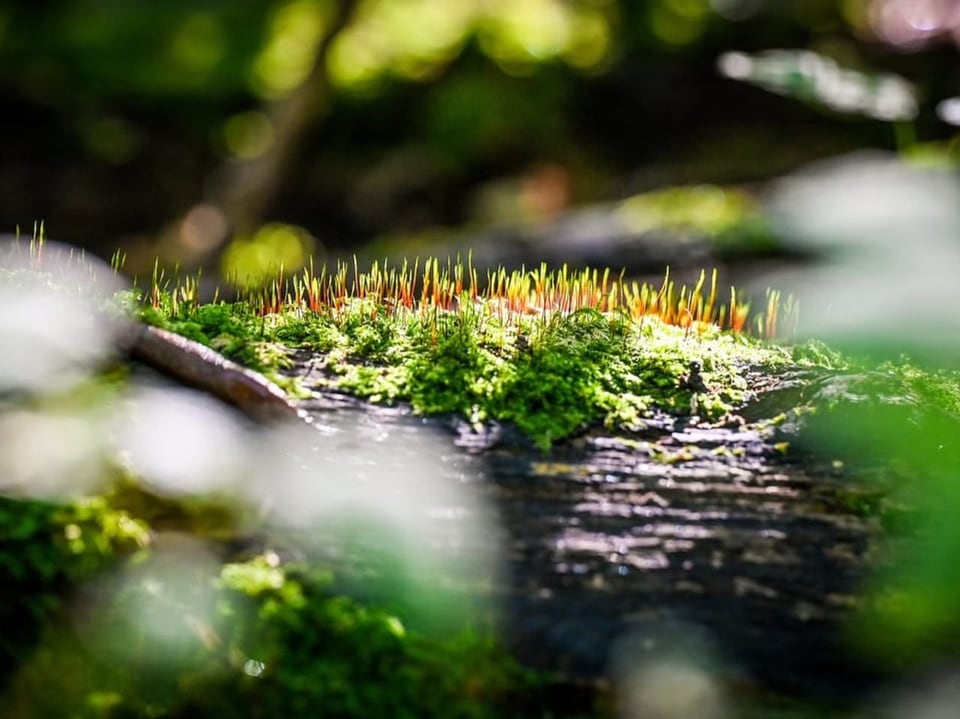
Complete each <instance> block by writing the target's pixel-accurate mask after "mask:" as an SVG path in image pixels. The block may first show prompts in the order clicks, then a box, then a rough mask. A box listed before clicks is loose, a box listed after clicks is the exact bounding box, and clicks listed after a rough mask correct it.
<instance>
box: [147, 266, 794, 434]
mask: <svg viewBox="0 0 960 719" xmlns="http://www.w3.org/2000/svg"><path fill="white" fill-rule="evenodd" d="M237 292H238V297H239V299H238V300H237V301H235V302H232V303H226V302H223V301H215V302H214V303H210V304H202V303H201V302H200V301H199V300H198V295H197V291H196V283H195V282H192V281H191V282H186V283H183V284H180V285H179V286H175V287H170V286H169V284H168V285H166V286H164V285H162V284H161V283H159V282H155V283H154V286H153V287H152V288H151V291H150V292H149V293H148V295H147V296H146V297H145V298H144V299H145V301H144V304H143V307H142V309H141V311H140V315H141V318H142V319H143V320H144V321H146V322H148V323H151V324H155V325H158V326H161V327H163V328H166V329H169V330H172V331H174V332H177V333H180V334H183V335H186V336H187V337H190V338H192V339H194V340H198V341H200V342H202V343H204V344H206V345H209V346H211V347H214V348H216V349H218V350H220V351H221V352H223V353H224V354H225V355H227V356H228V357H230V358H231V359H234V360H236V361H238V362H240V363H241V364H244V365H246V366H248V367H251V368H253V369H257V370H260V371H262V372H264V373H266V374H267V375H268V376H271V377H272V378H275V379H277V380H279V381H280V382H281V384H282V385H283V386H284V388H285V389H286V390H287V391H288V392H293V393H296V392H301V393H302V392H309V391H310V390H311V389H326V390H334V391H342V392H346V393H350V394H353V395H356V396H359V397H363V398H367V399H369V400H370V401H373V402H380V403H395V402H408V403H409V404H410V405H411V406H412V408H413V410H414V411H416V412H418V413H422V414H444V413H455V414H458V415H461V416H463V417H465V418H466V419H468V420H469V421H470V422H472V423H476V424H480V423H483V422H485V421H488V420H497V421H508V422H512V423H514V424H515V425H517V426H518V427H519V428H520V429H521V430H522V431H524V432H525V433H526V434H527V435H528V436H529V437H531V438H532V439H533V440H534V441H535V442H536V443H537V444H539V445H540V446H542V447H545V448H546V447H549V446H550V445H551V444H552V443H553V442H556V441H558V440H561V439H563V438H565V437H569V436H570V435H572V434H574V433H576V432H577V431H579V430H581V429H583V428H585V427H587V426H589V425H591V424H594V423H602V424H604V425H606V426H608V427H611V428H613V427H617V428H621V429H625V430H631V429H636V428H639V427H640V426H641V424H642V421H643V419H644V418H645V417H648V416H650V415H651V414H652V413H654V412H658V411H660V412H668V413H675V414H681V415H689V414H691V413H696V414H698V415H699V416H700V417H701V418H703V419H706V420H718V419H720V418H721V417H723V416H724V415H725V414H727V413H729V412H730V411H732V410H733V409H734V408H735V407H737V405H738V404H739V403H741V402H742V401H743V400H744V398H745V396H746V393H747V391H748V382H747V371H748V370H750V369H752V368H758V367H764V368H770V369H775V368H777V367H783V366H786V365H787V364H792V363H795V362H796V357H795V353H793V352H792V351H791V350H790V349H788V348H787V347H785V346H782V345H778V344H775V343H773V342H771V341H770V339H771V338H772V337H773V336H774V335H775V334H776V333H777V331H778V329H779V328H782V327H783V325H784V324H787V323H789V322H790V321H791V320H793V319H795V307H794V306H793V304H792V302H790V301H789V300H788V301H785V302H781V298H780V295H779V293H777V292H774V291H768V293H767V302H766V306H765V308H764V311H763V312H760V313H757V314H755V315H753V316H752V317H751V312H750V305H749V304H748V303H747V302H746V301H744V299H743V298H742V296H741V295H738V293H737V291H736V290H735V289H731V291H730V294H729V296H728V297H729V299H728V300H726V301H721V299H720V296H719V293H718V287H717V273H716V271H714V272H713V273H712V274H711V275H710V279H709V282H708V281H707V273H706V272H701V274H700V277H699V281H698V282H697V283H696V284H695V285H694V286H693V287H687V286H679V287H678V286H677V285H676V284H675V283H674V281H673V280H672V279H671V278H670V272H669V269H668V270H667V272H666V274H665V277H664V279H663V282H662V283H661V284H660V286H659V287H656V286H652V285H649V284H646V283H641V282H636V281H627V280H625V279H624V277H623V274H621V275H620V276H615V275H614V276H611V273H610V271H609V270H603V271H599V270H581V271H574V270H571V269H569V268H568V267H566V266H563V267H561V268H559V269H557V270H550V269H548V268H547V267H546V266H545V265H541V267H540V268H538V269H537V270H534V271H524V270H519V271H513V272H508V271H506V270H504V269H498V270H496V271H494V272H489V273H487V274H486V277H485V280H484V281H481V280H480V279H479V278H478V273H477V272H476V270H475V269H474V268H472V267H471V265H470V263H469V262H467V263H463V262H460V261H457V262H449V261H448V262H446V263H440V262H438V261H437V260H435V259H428V260H426V261H425V262H423V263H422V265H421V264H420V262H419V260H418V261H415V262H413V263H409V262H404V263H402V264H401V265H400V266H399V267H389V266H388V265H387V264H386V263H383V264H380V263H374V264H373V265H372V266H371V267H370V269H369V270H367V271H360V270H359V268H358V267H357V266H356V263H354V264H353V265H346V264H339V265H338V266H337V267H336V268H335V269H333V270H328V269H327V268H325V267H324V268H322V269H320V270H319V272H317V271H315V270H314V269H313V267H312V266H311V267H310V268H308V269H306V270H305V271H303V272H302V273H301V274H299V275H295V276H288V275H285V274H284V273H282V272H280V273H278V274H277V276H276V277H275V278H273V279H272V280H270V281H268V282H266V283H264V285H262V286H261V287H260V288H257V289H251V288H245V289H240V290H238V291H237ZM297 351H300V352H303V351H306V352H310V353H315V354H314V363H315V364H314V367H315V375H316V379H312V380H311V382H312V384H311V386H310V387H306V386H303V385H302V383H299V384H298V383H297V382H294V381H291V380H290V379H289V378H285V377H284V375H283V372H282V371H283V370H284V369H285V368H286V367H289V366H290V365H291V364H292V357H293V356H294V353H295V352H297ZM694 368H695V369H694Z"/></svg>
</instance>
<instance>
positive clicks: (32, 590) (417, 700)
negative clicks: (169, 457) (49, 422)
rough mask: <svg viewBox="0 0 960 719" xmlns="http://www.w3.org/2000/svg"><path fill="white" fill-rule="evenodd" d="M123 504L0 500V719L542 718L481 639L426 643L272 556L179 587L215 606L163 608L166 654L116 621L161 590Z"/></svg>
mask: <svg viewBox="0 0 960 719" xmlns="http://www.w3.org/2000/svg"><path fill="white" fill-rule="evenodd" d="M125 496H129V493H128V492H126V493H125V492H121V493H114V494H112V495H111V496H110V497H109V498H105V497H98V498H87V499H83V500H77V501H74V502H68V503H64V504H52V503H47V502H37V501H29V500H13V499H8V498H0V532H2V534H3V536H4V538H5V541H6V545H5V548H4V551H3V552H0V571H2V575H3V577H4V582H3V587H2V589H0V592H2V600H3V601H2V607H3V610H2V616H0V627H2V629H3V631H2V633H0V666H2V668H3V670H4V672H3V675H4V677H5V679H4V681H3V682H2V684H0V695H2V696H3V699H4V701H3V706H2V707H0V716H4V717H6V716H9V717H18V718H21V717H60V716H64V709H65V707H69V710H70V716H76V717H144V716H150V717H191V716H207V717H224V718H226V717H235V716H250V717H275V716H289V717H301V716H304V717H305V716H316V715H317V712H318V711H320V712H321V713H322V714H323V715H324V716H335V717H369V716H418V717H447V716H463V717H477V718H480V717H501V716H504V717H510V716H546V715H548V714H549V710H548V706H547V705H548V702H549V696H548V691H547V688H548V686H549V685H548V683H547V682H546V681H545V680H544V679H543V678H541V677H539V676H538V675H536V674H534V673H532V672H529V671H527V670H525V669H523V668H521V667H520V666H519V665H518V664H517V663H516V662H515V661H514V660H513V659H512V658H510V657H509V656H508V655H507V654H505V653H504V651H503V650H502V649H501V648H500V647H499V645H498V644H497V643H496V642H495V641H494V640H493V635H492V634H491V633H490V632H489V631H488V630H483V631H474V630H471V629H469V628H467V629H461V630H457V631H455V632H453V633H447V634H444V635H442V636H434V635H431V636H427V635H424V634H422V633H420V632H418V631H417V630H416V629H409V628H407V626H405V621H404V618H403V615H402V612H395V611H393V610H389V609H387V608H385V607H379V606H375V605H370V604H362V603H359V602H357V601H355V600H353V599H351V598H349V597H348V596H345V595H344V594H343V593H342V592H341V591H340V590H339V589H338V587H337V584H336V582H335V580H334V577H333V576H332V575H331V574H330V573H329V572H326V571H323V570H318V569H316V568H311V567H308V566H306V565H288V564H285V563H284V562H283V561H281V560H280V558H279V557H278V556H277V555H276V554H274V553H273V552H269V551H267V552H264V553H262V554H259V555H257V556H254V557H252V558H249V559H245V560H240V561H234V562H228V563H225V564H223V565H222V566H221V568H220V570H219V574H218V575H217V576H210V575H205V574H204V573H203V572H198V573H196V576H193V577H191V578H189V579H188V580H186V582H185V583H183V584H182V586H181V585H180V584H178V587H179V591H180V592H181V593H186V594H193V593H195V592H200V593H203V592H207V593H209V592H213V593H214V596H215V597H216V603H215V610H214V612H213V614H212V615H211V616H209V617H202V616H192V615H191V610H190V609H189V607H190V604H189V602H186V603H184V605H183V607H180V608H178V606H177V600H178V599H179V598H180V597H179V596H173V597H168V599H167V600H166V602H167V604H169V606H168V607H167V609H168V610H169V612H170V614H168V615H165V617H164V623H165V625H168V626H178V625H179V624H180V623H181V621H185V622H186V625H185V626H189V627H190V632H188V635H187V639H188V641H187V642H186V643H185V644H181V645H179V646H177V647H176V648H170V647H167V649H166V653H164V650H163V647H158V646H157V640H156V637H153V636H152V635H151V634H150V630H149V628H148V627H146V626H145V625H143V624H141V623H140V622H139V621H134V620H133V619H131V616H134V617H135V616H138V615H136V614H134V615H129V614H127V609H128V608H129V607H131V606H137V605H138V603H140V602H141V600H143V599H144V598H147V599H150V598H156V597H157V596H161V597H162V596H165V595H164V592H165V591H166V590H165V589H164V587H163V582H164V581H165V580H164V579H163V578H162V576H161V577H160V578H153V579H151V576H152V575H151V574H150V573H149V572H146V573H141V574H137V573H136V571H137V568H138V567H140V568H141V570H142V568H143V567H149V566H150V562H151V561H152V556H153V555H154V554H155V550H154V548H153V546H152V545H153V543H152V540H151V537H152V532H151V530H150V527H149V526H148V525H147V524H146V523H145V522H144V521H143V520H141V519H138V518H136V517H135V516H133V515H132V514H131V513H130V512H128V511H126V510H124V509H121V508H119V507H118V506H116V505H118V504H121V503H122V502H123V497H125ZM184 513H185V514H189V512H184ZM184 529H185V530H186V529H187V528H184ZM193 530H194V532H197V531H201V530H202V527H194V528H193ZM116 570H121V571H120V574H116V575H115V576H124V572H127V575H126V576H128V577H129V579H128V581H127V582H126V583H125V584H124V585H122V586H120V587H119V591H117V592H116V593H111V592H107V593H105V594H104V593H102V592H100V591H99V590H90V589H83V587H84V585H85V584H86V583H87V582H90V581H91V580H94V583H93V584H92V585H90V586H92V587H97V586H98V585H97V583H96V581H95V580H96V579H97V577H99V576H105V575H104V572H109V571H116ZM131 571H132V572H134V573H133V574H129V573H130V572H131ZM136 577H139V579H136ZM106 586H110V585H106ZM78 591H79V592H80V594H79V596H81V597H82V596H84V593H86V596H87V597H88V599H87V600H86V602H81V603H80V604H77V597H78ZM91 591H93V593H92V594H91ZM90 597H98V599H97V601H96V603H95V604H91V603H89V600H90ZM171 601H172V604H170V602H171ZM167 604H165V605H164V606H167ZM71 607H72V608H71ZM91 621H93V624H91V625H90V626H92V627H93V628H94V629H93V630H91V629H89V628H88V629H84V627H85V626H86V625H87V624H89V623H90V622H91Z"/></svg>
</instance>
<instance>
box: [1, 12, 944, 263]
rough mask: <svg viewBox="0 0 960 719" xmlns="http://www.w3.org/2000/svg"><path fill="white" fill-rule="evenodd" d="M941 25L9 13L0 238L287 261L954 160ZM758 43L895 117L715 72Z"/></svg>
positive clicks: (613, 16)
mask: <svg viewBox="0 0 960 719" xmlns="http://www.w3.org/2000/svg"><path fill="white" fill-rule="evenodd" d="M451 8H456V12H454V10H452V9H451ZM957 12H958V7H957V3H954V2H952V1H951V0H943V1H942V2H920V3H911V2H901V1H900V0H849V1H847V2H833V1H827V0H776V1H774V0H767V1H765V0H645V1H639V0H509V1H506V0H504V1H503V2H499V1H497V2H487V3H480V2H468V1H466V0H463V1H462V2H458V3H457V4H455V5H451V4H450V3H449V2H448V0H418V1H412V0H409V1H408V0H392V1H391V0H379V1H376V0H362V1H361V2H356V3H353V2H332V1H330V0H276V1H275V2H253V1H246V2H235V1H234V0H204V1H202V2H198V1H196V0H190V1H187V0H169V1H168V2H164V3H140V2H130V1H129V0H46V1H43V2H31V3H24V2H14V1H12V0H6V1H4V2H0V92H2V96H3V98H4V99H3V106H4V111H3V112H2V113H0V133H2V137H3V140H2V146H0V147H2V151H0V229H2V230H3V231H4V232H13V231H14V230H15V228H17V227H19V229H20V231H21V232H24V233H30V232H32V231H33V230H32V228H33V226H34V223H35V222H38V221H43V222H44V223H45V228H46V233H47V235H48V236H50V237H53V238H55V239H58V240H60V241H63V242H68V243H71V244H75V245H79V246H82V247H85V248H88V249H89V250H90V251H92V252H94V253H95V254H98V255H101V256H103V257H109V256H110V255H111V254H112V253H113V251H114V250H116V249H118V248H122V249H123V250H125V251H126V253H127V269H128V271H130V272H133V273H144V272H147V271H148V270H149V268H150V267H151V266H152V264H153V260H154V258H156V257H157V256H159V257H160V258H161V260H162V261H163V262H164V263H167V264H172V263H178V264H179V265H180V266H181V267H182V268H184V269H188V270H189V269H192V268H196V267H198V266H200V265H204V266H205V268H206V269H207V270H210V271H214V272H215V271H216V270H217V269H218V268H219V267H221V264H222V263H221V260H222V256H223V254H224V252H226V251H227V250H228V248H229V247H230V246H231V242H245V241H253V240H254V239H256V238H257V237H260V238H261V239H262V235H257V232H258V230H259V229H261V228H262V227H263V226H264V225H265V224H267V223H284V225H285V226H287V229H288V230H289V232H288V233H287V238H288V241H290V240H289V238H290V237H293V238H295V239H294V240H292V242H293V243H294V244H295V245H298V246H296V247H294V248H293V250H292V255H290V257H289V258H288V259H287V260H286V261H287V264H288V266H289V265H291V264H292V265H296V264H298V262H302V261H303V257H304V256H305V254H306V253H307V252H310V251H312V252H314V253H316V254H317V255H319V256H321V257H322V256H323V255H324V253H325V252H337V253H342V252H352V251H354V250H355V249H357V248H359V247H361V246H362V245H363V244H364V243H368V242H370V241H373V240H381V241H382V240H384V239H385V238H397V237H401V238H408V239H409V238H411V237H412V238H428V239H429V238H433V237H438V236H443V235H444V234H445V233H447V232H449V231H450V229H451V228H464V227H466V228H482V227H485V226H488V225H490V224H491V223H502V222H519V223H537V222H544V221H547V220H549V219H552V218H554V217H556V216H557V215H558V214H562V213H563V212H565V211H567V210H568V209H569V208H571V207H576V206H580V205H584V204H588V203H595V202H600V201H605V200H611V199H616V198H622V197H625V196H628V195H630V194H632V193H637V192H643V191H648V190H652V189H657V188H663V187H669V186H674V185H685V184H695V183H720V184H724V185H727V184H735V185H738V186H742V187H746V188H748V189H750V190H751V191H756V190H758V189H760V188H762V186H763V183H764V182H765V181H767V180H769V179H770V178H773V177H776V176H778V175H781V174H783V173H785V172H787V171H789V170H791V169H793V168H796V167H798V166H801V165H802V164H804V163H806V162H808V161H810V160H813V159H815V158H821V157H828V156H834V155H838V154H842V153H845V152H848V151H851V150H855V149H858V148H880V149H887V150H896V149H899V150H901V151H904V152H924V153H927V155H929V156H931V157H934V158H936V159H937V161H951V158H955V157H956V155H957V142H956V139H955V138H956V128H955V127H954V126H952V125H950V124H949V123H947V122H944V121H943V120H942V119H941V117H939V116H938V113H937V107H938V105H939V103H940V102H941V101H943V100H945V99H947V98H949V97H952V96H953V95H956V94H958V93H960V88H958V83H960V77H958V76H957V74H956V72H955V70H956V60H957V53H956V46H955V44H954V42H953V36H954V34H957V35H958V36H960V30H958V28H957V27H954V25H960V20H957V19H956V18H957ZM951 13H953V14H952V15H951ZM776 48H787V49H792V50H809V51H811V52H813V53H816V54H817V55H818V56H819V57H820V58H821V59H824V60H826V61H828V62H829V61H833V62H835V63H836V66H837V67H841V68H845V69H849V70H854V71H856V72H859V73H861V75H860V77H861V79H862V84H863V86H864V87H867V92H869V91H870V90H869V86H870V85H871V83H873V82H874V81H875V80H876V78H878V77H879V76H880V75H881V74H884V73H893V74H896V75H899V76H901V77H902V78H903V79H904V80H905V81H906V82H908V83H909V84H910V86H912V88H913V91H914V95H915V97H916V110H915V111H913V110H908V111H907V112H906V113H905V114H904V115H903V116H902V117H901V118H900V119H899V120H897V121H891V118H889V117H878V116H877V115H876V113H871V112H869V111H863V110H862V109H861V110H857V109H856V108H854V109H853V110H850V111H840V110H838V109H836V107H835V105H836V103H834V102H832V100H831V96H830V87H829V85H830V78H826V79H825V78H824V77H822V76H814V77H811V76H810V74H809V72H806V74H805V71H804V69H803V67H802V66H800V65H798V66H797V67H795V68H794V69H793V70H791V71H789V72H787V73H786V74H785V75H783V77H782V78H781V80H782V87H781V88H780V92H770V91H768V90H767V89H764V88H762V87H760V86H759V85H758V84H757V82H754V81H751V78H746V80H747V81H746V82H743V81H738V80H735V79H731V78H729V77H724V76H723V74H721V73H720V72H718V69H717V68H718V64H717V63H718V58H720V57H721V56H722V55H723V53H725V52H729V51H740V52H746V53H762V52H764V51H767V50H770V49H776ZM291 68H293V69H291ZM753 80H757V78H756V77H754V78H753ZM832 105H833V106H832ZM848 110H849V108H848ZM231 128H232V129H231ZM264 128H266V132H267V136H266V139H264V137H265V136H264V134H263V133H264ZM258 132H259V133H260V134H258ZM271 136H272V141H271V140H270V137H271ZM198 208H199V212H198ZM192 210H193V212H191V211H192ZM271 226H272V225H271ZM268 247H269V245H268ZM288 249H289V248H288ZM268 254H269V251H268ZM613 259H614V260H615V258H613Z"/></svg>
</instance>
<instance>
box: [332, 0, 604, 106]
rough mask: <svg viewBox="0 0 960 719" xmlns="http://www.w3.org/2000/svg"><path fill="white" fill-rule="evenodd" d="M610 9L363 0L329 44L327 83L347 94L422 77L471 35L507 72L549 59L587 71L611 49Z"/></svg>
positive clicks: (545, 2) (549, 3)
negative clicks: (389, 81) (385, 82)
mask: <svg viewBox="0 0 960 719" xmlns="http://www.w3.org/2000/svg"><path fill="white" fill-rule="evenodd" d="M612 12H613V11H612V9H611V8H610V7H605V6H603V5H598V4H596V3H580V2H577V3H565V2H558V0H506V1H505V0H493V1H492V2H479V1H478V0H463V1H462V2H457V3H450V2H446V1H445V0H403V1H397V0H368V1H367V2H365V3H364V4H363V5H362V6H361V9H360V12H359V13H358V17H357V19H356V21H355V22H354V23H353V24H352V25H351V26H350V27H349V28H347V29H346V30H345V31H344V32H343V33H342V34H341V35H340V36H339V37H338V38H337V39H336V40H335V41H334V43H333V46H332V47H331V51H330V57H329V61H328V64H329V68H330V74H331V78H332V80H333V82H334V84H336V85H337V86H339V87H342V88H344V89H347V90H350V91H355V92H363V91H365V90H369V89H370V88H371V87H372V86H373V84H374V83H375V82H376V81H378V80H379V79H381V78H382V77H386V76H389V75H393V76H396V77H400V78H404V79H408V80H425V79H429V78H432V77H434V76H435V75H436V74H437V72H438V71H440V70H441V69H443V68H444V67H445V66H446V65H448V64H449V63H450V62H451V61H452V60H453V59H454V58H455V57H456V55H457V54H458V53H459V52H460V50H461V48H462V47H463V45H464V43H465V42H466V41H467V39H468V38H469V37H470V35H471V34H476V36H477V39H478V42H479V45H480V48H481V49H482V50H483V52H484V53H486V54H487V55H488V56H490V57H491V58H492V59H493V60H494V61H495V62H496V63H497V64H498V65H499V66H500V67H501V68H502V69H503V70H505V71H507V72H509V73H515V74H529V73H530V72H532V71H533V70H534V69H535V67H536V65H537V64H538V63H541V62H545V61H550V60H553V59H558V60H563V61H564V62H566V63H568V64H569V65H571V66H573V67H575V68H577V69H580V70H586V71H589V70H594V69H596V68H597V67H599V66H601V65H602V64H603V62H604V61H605V60H606V59H607V57H608V56H609V54H610V52H611V48H612V44H613V30H612V27H611V23H612Z"/></svg>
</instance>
